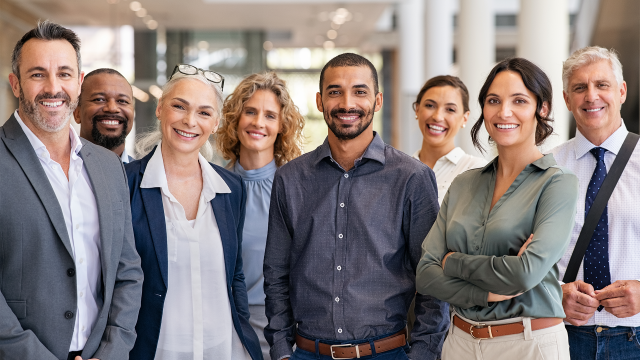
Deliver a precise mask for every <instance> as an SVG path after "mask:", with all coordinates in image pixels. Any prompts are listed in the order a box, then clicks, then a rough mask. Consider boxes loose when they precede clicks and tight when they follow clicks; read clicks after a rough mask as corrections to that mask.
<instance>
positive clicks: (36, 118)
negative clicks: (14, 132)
mask: <svg viewBox="0 0 640 360" xmlns="http://www.w3.org/2000/svg"><path fill="white" fill-rule="evenodd" d="M18 99H19V101H20V106H21V108H22V110H23V111H24V113H25V115H26V116H27V117H28V118H29V120H30V121H31V122H32V123H33V125H35V126H36V127H37V128H38V129H40V130H44V131H46V132H50V133H56V132H58V131H60V130H62V129H64V127H65V126H67V124H69V120H70V119H71V115H72V114H73V110H75V109H76V106H78V98H76V99H75V100H73V101H71V98H70V97H69V95H67V93H65V92H63V91H61V92H59V93H57V94H55V95H53V94H50V93H42V94H38V96H36V98H35V99H34V100H33V102H32V103H30V102H29V101H27V99H26V98H25V96H24V92H23V91H22V87H20V97H19V98H18ZM41 100H63V101H65V104H67V106H66V109H64V110H61V111H46V110H44V111H39V110H38V102H40V101H41ZM58 114H60V119H59V120H57V121H52V118H55V116H56V115H58Z"/></svg>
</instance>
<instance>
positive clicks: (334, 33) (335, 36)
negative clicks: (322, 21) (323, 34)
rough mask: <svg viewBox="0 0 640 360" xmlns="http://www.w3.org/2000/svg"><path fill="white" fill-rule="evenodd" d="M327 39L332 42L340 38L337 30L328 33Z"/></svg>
mask: <svg viewBox="0 0 640 360" xmlns="http://www.w3.org/2000/svg"><path fill="white" fill-rule="evenodd" d="M327 37H328V38H329V39H331V40H333V39H335V38H337V37H338V32H337V31H335V30H329V31H327Z"/></svg>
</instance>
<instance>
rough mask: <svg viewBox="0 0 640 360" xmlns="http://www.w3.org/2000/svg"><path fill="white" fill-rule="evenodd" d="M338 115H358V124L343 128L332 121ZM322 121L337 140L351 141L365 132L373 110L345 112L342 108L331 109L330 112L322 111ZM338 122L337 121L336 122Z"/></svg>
mask: <svg viewBox="0 0 640 360" xmlns="http://www.w3.org/2000/svg"><path fill="white" fill-rule="evenodd" d="M338 114H358V115H360V122H357V123H354V124H352V125H347V126H344V125H342V124H339V123H338V122H337V121H334V119H336V118H337V116H338ZM323 115H324V121H325V122H326V123H327V126H329V129H330V130H331V132H332V133H333V135H335V136H336V137H337V138H338V139H339V140H351V139H355V138H357V137H358V136H359V135H360V134H362V132H363V131H365V130H366V129H367V128H368V127H369V125H371V122H372V121H373V115H374V111H373V108H372V109H370V110H369V111H368V112H366V113H365V112H364V110H360V109H351V110H347V109H344V108H338V109H333V110H331V111H330V112H327V110H325V111H323ZM338 121H339V120H338Z"/></svg>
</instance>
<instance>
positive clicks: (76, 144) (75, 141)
mask: <svg viewBox="0 0 640 360" xmlns="http://www.w3.org/2000/svg"><path fill="white" fill-rule="evenodd" d="M13 116H15V118H16V120H17V121H18V124H20V127H21V128H22V131H23V132H24V134H25V135H26V136H27V139H29V143H31V146H32V147H33V150H35V152H36V155H38V157H42V155H43V154H42V153H43V151H41V150H42V149H43V148H44V152H45V153H46V156H45V158H47V159H49V158H50V156H49V150H47V147H46V146H45V145H44V143H43V142H42V141H41V140H40V138H38V136H36V134H34V133H33V131H31V129H29V127H28V126H27V125H26V124H25V123H24V121H22V118H21V117H20V115H19V114H18V110H16V111H15V112H14V113H13ZM69 140H71V149H72V150H73V151H72V152H71V153H72V155H75V156H77V155H78V154H80V150H81V149H82V142H81V141H80V137H79V136H78V134H77V133H76V130H75V129H74V128H73V126H71V125H69Z"/></svg>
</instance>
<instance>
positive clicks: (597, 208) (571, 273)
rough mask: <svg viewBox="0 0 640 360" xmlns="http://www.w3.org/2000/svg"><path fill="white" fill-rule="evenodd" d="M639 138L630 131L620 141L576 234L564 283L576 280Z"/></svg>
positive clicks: (563, 279)
mask: <svg viewBox="0 0 640 360" xmlns="http://www.w3.org/2000/svg"><path fill="white" fill-rule="evenodd" d="M639 139H640V136H638V135H636V134H634V133H631V132H630V133H628V134H627V137H626V138H625V139H624V143H622V147H621V148H620V152H619V153H618V155H617V156H616V159H615V160H613V164H612V165H611V169H610V170H609V172H608V173H607V176H606V177H605V178H604V181H603V182H602V186H601V187H600V190H599V191H598V195H596V198H595V200H593V204H592V205H591V208H590V209H589V213H588V214H587V216H586V218H585V219H584V225H582V231H580V236H578V241H576V247H575V248H574V249H573V254H571V259H570V260H569V265H567V271H566V272H565V273H564V277H563V278H562V281H563V282H564V283H570V282H573V281H576V276H578V270H580V264H581V263H582V258H583V257H584V253H585V252H586V251H587V248H588V247H589V242H590V241H591V237H592V236H593V232H594V231H595V230H596V226H597V225H598V222H599V221H600V216H602V212H603V211H604V208H605V207H606V206H607V203H608V202H609V198H610V197H611V193H613V189H614V188H615V187H616V184H617V183H618V180H619V179H620V175H622V172H623V171H624V168H625V166H627V162H629V158H630V157H631V154H632V153H633V150H634V149H635V148H636V144H637V143H638V140H639Z"/></svg>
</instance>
